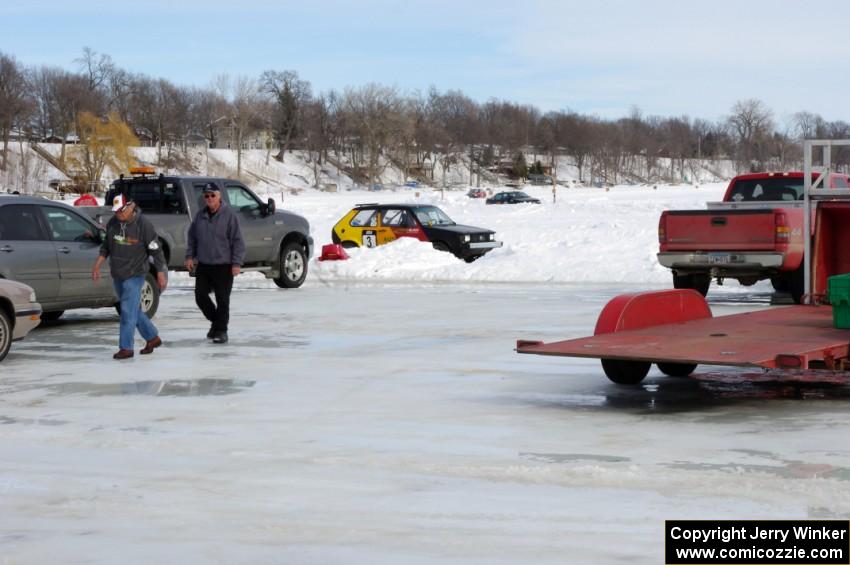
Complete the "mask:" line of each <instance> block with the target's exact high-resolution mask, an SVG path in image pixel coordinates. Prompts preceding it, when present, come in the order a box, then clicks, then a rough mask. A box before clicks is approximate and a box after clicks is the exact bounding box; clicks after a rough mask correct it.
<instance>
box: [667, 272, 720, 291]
mask: <svg viewBox="0 0 850 565" xmlns="http://www.w3.org/2000/svg"><path fill="white" fill-rule="evenodd" d="M710 286H711V275H708V274H704V273H692V274H689V275H678V274H676V273H673V288H692V289H693V290H695V291H697V292H698V293H700V294H702V295H703V296H705V295H706V294H708V288H709V287H710Z"/></svg>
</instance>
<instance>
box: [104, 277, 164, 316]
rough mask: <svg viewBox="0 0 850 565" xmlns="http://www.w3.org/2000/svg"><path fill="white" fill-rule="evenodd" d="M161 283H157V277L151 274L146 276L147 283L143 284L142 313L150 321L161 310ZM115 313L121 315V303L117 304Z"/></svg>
mask: <svg viewBox="0 0 850 565" xmlns="http://www.w3.org/2000/svg"><path fill="white" fill-rule="evenodd" d="M160 292H161V291H160V290H159V283H157V282H156V277H155V276H153V275H152V274H151V273H148V274H146V275H145V282H143V283H142V301H141V303H140V306H141V308H142V312H143V313H144V314H145V316H147V317H148V318H150V319H153V317H154V316H156V311H157V310H159V295H160ZM115 311H116V312H118V315H119V316H120V315H121V303H120V302H118V303H116V304H115Z"/></svg>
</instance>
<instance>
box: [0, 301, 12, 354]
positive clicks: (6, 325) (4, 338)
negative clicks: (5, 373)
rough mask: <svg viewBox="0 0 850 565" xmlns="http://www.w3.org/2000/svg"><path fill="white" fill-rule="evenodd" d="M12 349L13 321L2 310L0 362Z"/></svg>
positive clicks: (0, 317) (0, 310) (0, 315)
mask: <svg viewBox="0 0 850 565" xmlns="http://www.w3.org/2000/svg"><path fill="white" fill-rule="evenodd" d="M10 347H12V321H11V320H10V319H9V315H8V314H7V313H6V312H5V311H4V310H2V309H0V361H2V360H3V359H4V358H5V357H6V355H7V354H8V353H9V348H10Z"/></svg>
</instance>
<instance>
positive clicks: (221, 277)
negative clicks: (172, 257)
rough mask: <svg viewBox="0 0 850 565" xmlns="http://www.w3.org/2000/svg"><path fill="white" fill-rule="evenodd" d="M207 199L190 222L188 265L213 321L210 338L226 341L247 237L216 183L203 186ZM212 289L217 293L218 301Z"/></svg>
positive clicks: (200, 304)
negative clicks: (235, 282) (234, 292)
mask: <svg viewBox="0 0 850 565" xmlns="http://www.w3.org/2000/svg"><path fill="white" fill-rule="evenodd" d="M204 202H205V203H206V206H205V207H204V208H202V209H201V210H199V211H198V214H197V215H196V216H195V219H194V220H193V221H192V225H190V226H189V235H188V238H187V239H188V243H187V246H186V262H185V265H186V268H187V269H188V270H189V271H190V272H194V274H195V302H196V303H197V305H198V308H200V309H201V312H203V314H204V317H206V319H207V320H209V321H210V323H211V324H212V325H211V326H210V331H209V332H207V339H212V340H213V342H214V343H227V324H228V322H229V321H230V291H231V289H232V288H233V277H235V276H236V275H238V274H239V273H240V271H241V269H242V262H243V260H244V259H245V240H243V239H242V230H241V229H240V228H239V219H238V218H237V217H236V214H234V213H233V210H231V209H230V206H228V205H227V204H224V203H223V202H222V201H221V192H220V191H219V188H218V187H217V186H216V185H214V184H213V183H207V185H206V186H205V187H204ZM210 292H214V293H215V304H213V301H212V300H211V299H210Z"/></svg>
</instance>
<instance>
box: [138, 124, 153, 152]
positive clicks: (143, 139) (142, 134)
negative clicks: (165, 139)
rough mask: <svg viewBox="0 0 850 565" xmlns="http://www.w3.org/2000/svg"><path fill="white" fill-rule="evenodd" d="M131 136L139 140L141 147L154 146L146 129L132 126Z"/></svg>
mask: <svg viewBox="0 0 850 565" xmlns="http://www.w3.org/2000/svg"><path fill="white" fill-rule="evenodd" d="M133 134H134V135H135V136H136V138H137V139H138V140H139V145H140V146H141V147H153V146H154V145H155V141H156V140H155V138H154V136H153V134H152V133H151V131H150V130H149V129H147V128H143V127H139V126H134V127H133Z"/></svg>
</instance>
